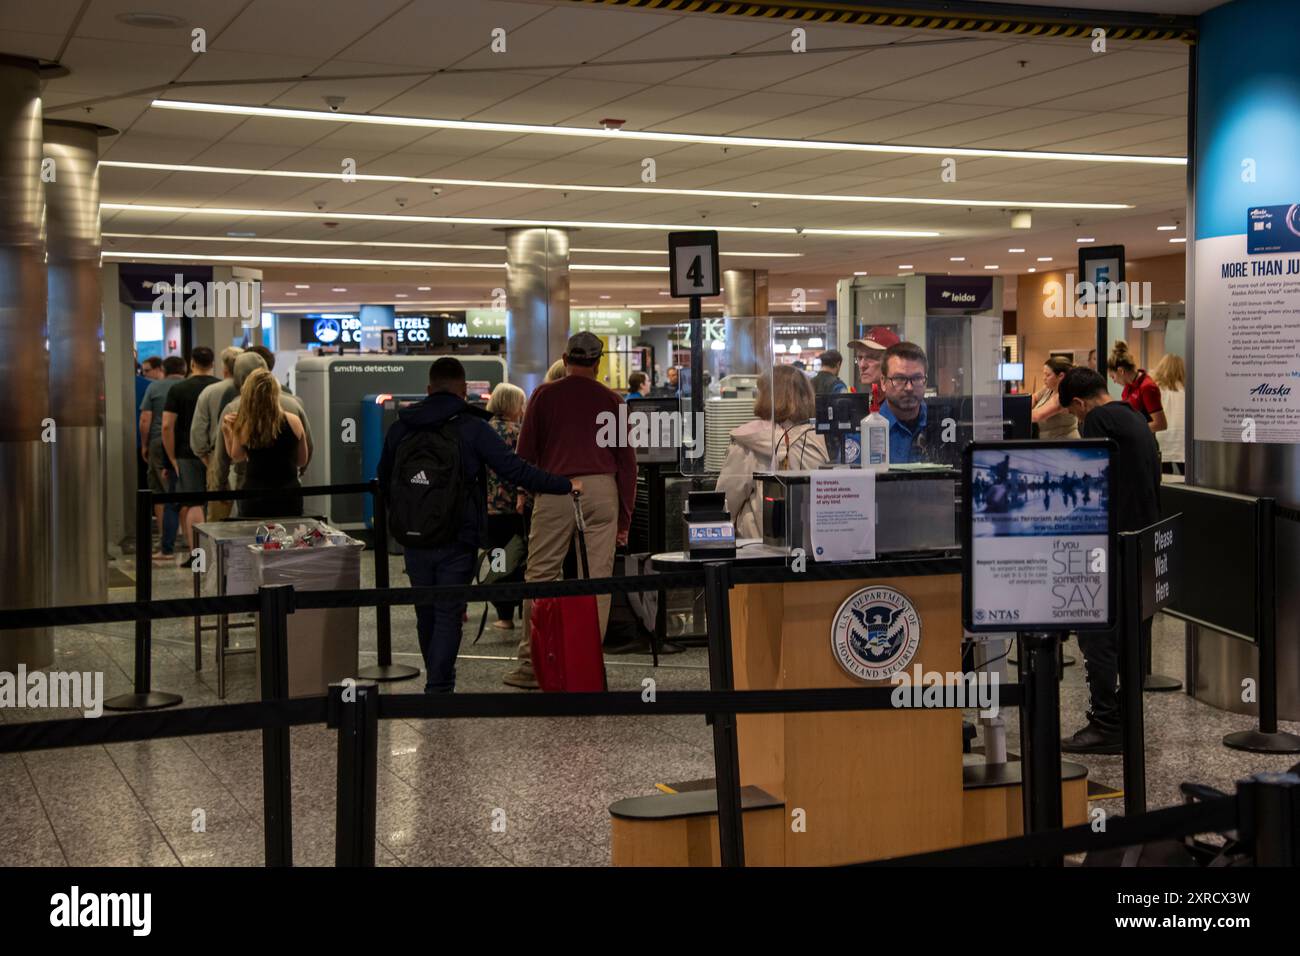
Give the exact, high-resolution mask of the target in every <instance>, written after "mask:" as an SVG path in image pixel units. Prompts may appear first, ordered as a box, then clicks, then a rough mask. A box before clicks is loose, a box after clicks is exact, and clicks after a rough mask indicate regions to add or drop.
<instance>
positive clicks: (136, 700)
mask: <svg viewBox="0 0 1300 956" xmlns="http://www.w3.org/2000/svg"><path fill="white" fill-rule="evenodd" d="M152 511H153V495H152V494H151V493H150V492H149V490H148V489H147V488H142V489H140V490H139V491H137V492H136V496H135V599H136V601H137V602H147V601H151V600H153V547H152V545H151V542H152V539H153V530H152V526H151V523H150V522H151V520H152V517H153V515H152ZM152 658H153V620H152V618H150V617H149V616H148V615H147V614H142V615H141V616H140V617H139V618H138V619H137V620H136V622H135V685H134V686H135V690H134V691H133V692H131V693H129V694H119V695H118V696H116V697H110V698H109V699H108V700H106V701H104V709H105V710H157V709H158V708H160V707H174V706H176V705H177V704H179V703H180V702H181V701H182V700H184V698H183V697H181V695H180V694H168V693H164V692H162V691H156V690H153V689H151V687H150V684H151V683H152V681H153V659H152Z"/></svg>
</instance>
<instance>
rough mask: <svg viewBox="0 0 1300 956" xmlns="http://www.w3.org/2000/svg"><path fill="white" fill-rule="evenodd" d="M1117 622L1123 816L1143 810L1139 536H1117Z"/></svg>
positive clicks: (1144, 810) (1142, 685) (1145, 796)
mask: <svg viewBox="0 0 1300 956" xmlns="http://www.w3.org/2000/svg"><path fill="white" fill-rule="evenodd" d="M1119 541H1120V544H1119V572H1120V579H1119V582H1120V583H1119V587H1120V592H1119V593H1120V605H1119V608H1118V611H1119V614H1120V619H1119V628H1118V638H1119V653H1120V667H1119V692H1120V707H1119V716H1120V730H1121V735H1122V739H1123V741H1124V815H1125V816H1127V817H1132V816H1136V815H1137V814H1139V813H1145V812H1146V809H1147V766H1146V760H1147V755H1146V728H1145V722H1144V719H1143V717H1144V715H1143V705H1142V691H1143V690H1144V689H1145V678H1144V674H1145V669H1144V667H1143V660H1142V657H1143V644H1144V643H1145V644H1146V646H1147V649H1148V650H1149V649H1150V642H1144V641H1143V640H1142V631H1143V627H1142V568H1141V564H1140V557H1139V556H1140V554H1141V546H1142V541H1141V533H1140V532H1133V533H1125V534H1121V535H1120V536H1119Z"/></svg>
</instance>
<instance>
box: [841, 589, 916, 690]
mask: <svg viewBox="0 0 1300 956" xmlns="http://www.w3.org/2000/svg"><path fill="white" fill-rule="evenodd" d="M920 643H921V618H920V615H918V614H917V613H916V608H915V607H913V606H912V602H911V601H909V600H908V599H907V596H906V595H904V594H902V593H901V592H899V591H896V590H894V589H893V588H887V587H869V588H862V589H860V590H858V591H854V592H853V593H852V594H850V595H849V597H848V599H847V600H846V601H845V602H844V603H843V604H841V605H840V609H839V610H838V611H836V612H835V618H834V620H832V621H831V652H832V653H833V654H834V655H835V660H836V661H838V662H839V665H840V666H841V667H843V668H844V669H845V670H846V671H848V672H849V673H850V674H852V675H853V676H854V677H856V678H858V680H864V681H878V680H888V679H889V678H890V677H892V676H894V675H895V674H897V673H899V672H900V671H902V670H904V669H905V668H906V667H907V665H908V664H910V663H911V662H912V658H913V657H914V656H915V655H916V648H917V646H918V645H919V644H920Z"/></svg>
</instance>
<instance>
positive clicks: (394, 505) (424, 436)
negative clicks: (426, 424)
mask: <svg viewBox="0 0 1300 956" xmlns="http://www.w3.org/2000/svg"><path fill="white" fill-rule="evenodd" d="M458 417H459V416H452V417H451V418H449V419H447V421H445V422H443V423H441V424H440V425H437V426H436V427H433V428H419V429H413V430H412V431H411V432H410V434H408V435H407V436H406V437H405V438H403V439H402V440H401V442H400V443H398V446H397V455H396V460H395V461H394V463H393V477H392V482H391V484H390V485H389V489H388V491H389V494H388V531H389V533H390V534H391V535H392V536H393V540H395V541H396V542H397V543H398V544H401V545H403V546H406V547H411V548H445V547H447V546H448V545H450V544H452V543H454V542H455V540H456V537H457V535H458V534H459V533H460V529H461V524H462V523H463V522H464V520H465V507H466V505H467V504H468V500H467V498H468V496H467V489H466V487H465V485H466V482H465V472H464V470H463V469H462V468H461V460H460V424H459V423H458V422H457V420H456V419H457V418H458Z"/></svg>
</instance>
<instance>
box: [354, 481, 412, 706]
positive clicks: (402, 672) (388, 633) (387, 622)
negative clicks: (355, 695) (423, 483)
mask: <svg viewBox="0 0 1300 956" xmlns="http://www.w3.org/2000/svg"><path fill="white" fill-rule="evenodd" d="M370 497H371V500H372V501H373V503H374V507H373V508H372V510H371V514H372V515H374V524H375V527H374V542H375V587H377V588H380V589H387V588H388V505H387V502H385V501H384V496H383V494H382V491H381V489H380V487H379V479H378V478H372V479H371V480H370ZM375 645H376V648H377V650H378V652H379V660H378V663H375V664H370V665H368V666H366V667H363V668H361V669H360V670H359V671H357V677H358V678H361V679H362V680H373V681H392V680H406V679H407V678H410V677H415V676H417V675H418V674H419V673H420V669H419V668H418V667H412V666H411V665H410V664H394V663H393V617H392V608H390V607H389V606H388V605H387V604H384V605H381V606H378V607H376V608H375Z"/></svg>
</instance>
